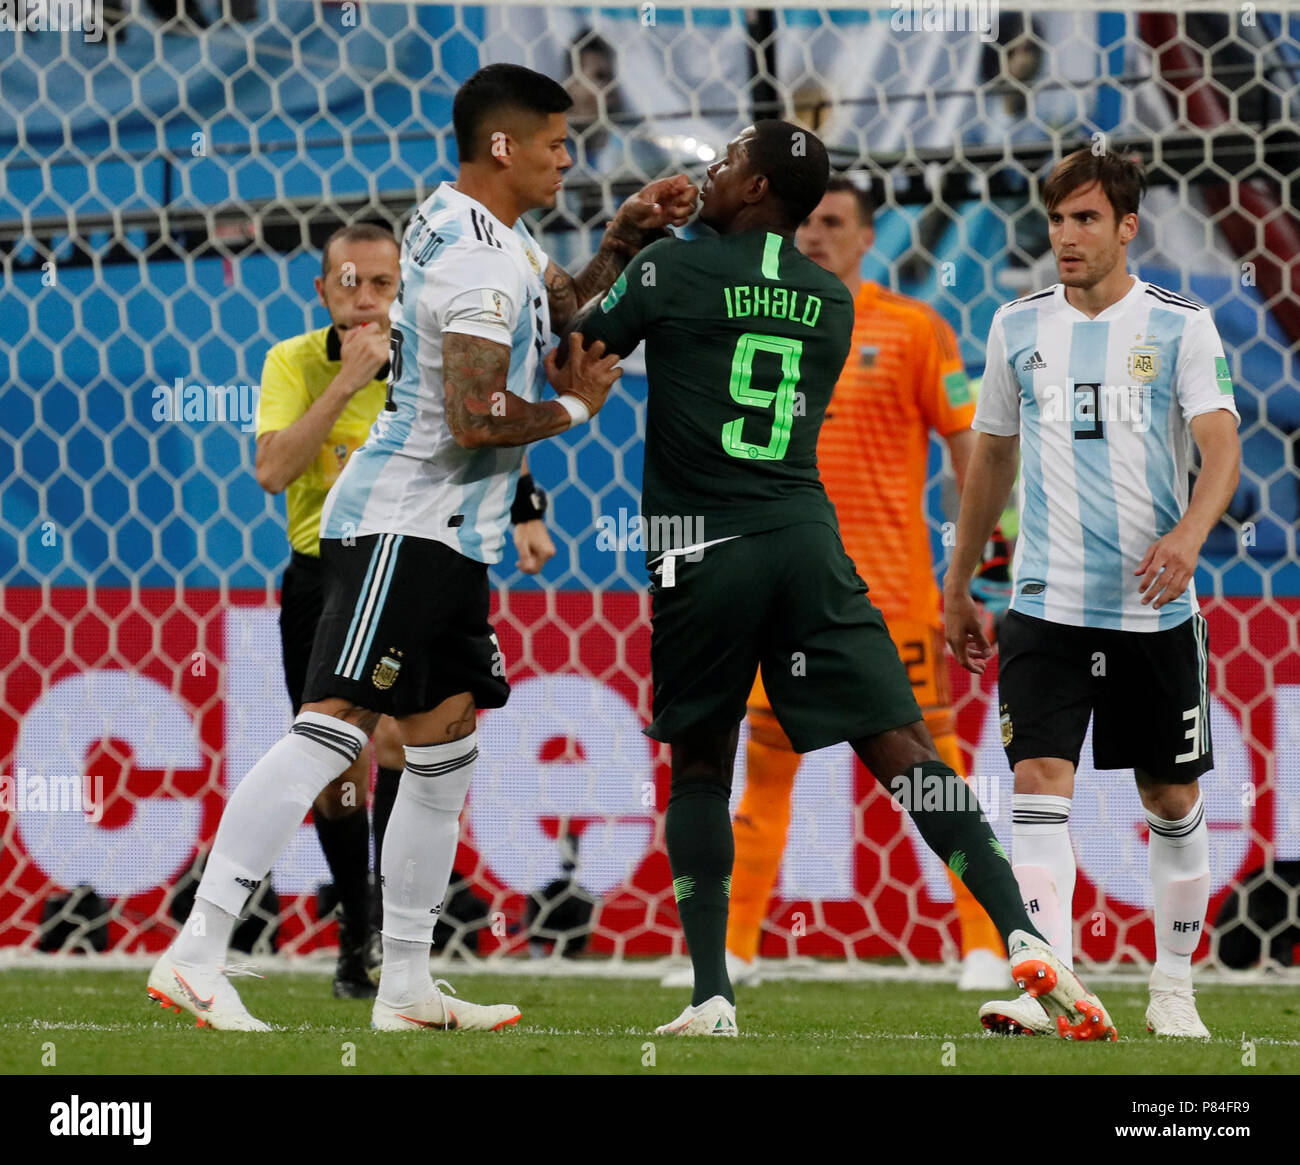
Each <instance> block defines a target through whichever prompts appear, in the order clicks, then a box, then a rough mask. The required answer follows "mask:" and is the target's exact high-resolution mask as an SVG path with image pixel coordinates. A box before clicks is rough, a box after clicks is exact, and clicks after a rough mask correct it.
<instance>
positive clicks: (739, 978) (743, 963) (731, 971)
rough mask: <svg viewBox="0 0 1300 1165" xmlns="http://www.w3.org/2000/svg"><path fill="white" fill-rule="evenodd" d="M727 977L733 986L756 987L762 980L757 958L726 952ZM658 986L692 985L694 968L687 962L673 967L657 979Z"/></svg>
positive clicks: (693, 984) (693, 983)
mask: <svg viewBox="0 0 1300 1165" xmlns="http://www.w3.org/2000/svg"><path fill="white" fill-rule="evenodd" d="M727 978H728V979H730V980H731V985H732V986H733V987H757V986H758V985H759V984H760V983H761V982H762V981H763V980H762V976H761V975H760V974H759V970H758V960H757V959H742V958H741V957H740V956H739V955H733V954H732V953H731V952H730V951H728V952H727ZM659 986H660V987H694V986H695V969H694V968H693V967H691V966H690V964H689V963H688V964H687V965H686V966H685V967H674V968H673V969H672V970H671V971H669V972H668V973H667V974H666V975H664V976H663V978H662V979H660V980H659Z"/></svg>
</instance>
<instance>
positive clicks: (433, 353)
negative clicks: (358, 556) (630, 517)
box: [321, 182, 550, 563]
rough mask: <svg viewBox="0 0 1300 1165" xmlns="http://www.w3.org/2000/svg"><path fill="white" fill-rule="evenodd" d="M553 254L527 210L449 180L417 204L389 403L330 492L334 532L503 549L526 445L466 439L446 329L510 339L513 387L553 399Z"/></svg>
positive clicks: (329, 532) (472, 554)
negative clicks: (546, 390) (515, 211)
mask: <svg viewBox="0 0 1300 1165" xmlns="http://www.w3.org/2000/svg"><path fill="white" fill-rule="evenodd" d="M546 263H547V258H546V255H545V253H544V252H543V251H542V250H541V248H540V247H539V246H538V245H537V243H536V242H535V241H534V240H533V238H532V236H531V235H530V234H529V233H528V230H527V229H526V228H525V227H524V225H523V222H522V221H520V222H517V223H516V224H515V226H514V228H513V229H512V228H510V227H508V226H506V225H505V224H504V223H502V222H501V221H500V220H499V219H498V218H496V217H495V216H494V215H492V214H491V213H490V212H488V211H487V210H486V209H485V208H484V207H483V206H482V205H481V204H480V203H478V202H476V201H475V200H474V199H472V198H468V197H466V196H465V195H464V194H461V193H460V192H459V191H458V190H455V189H454V188H453V187H452V186H451V185H450V184H449V183H446V182H444V183H442V185H440V186H439V187H438V189H437V190H436V191H434V193H433V194H432V195H431V196H430V197H429V198H428V199H427V200H426V201H425V202H424V203H423V205H421V207H420V208H419V210H417V211H416V213H415V216H414V218H413V219H412V220H411V225H410V226H409V227H408V228H407V231H406V235H405V237H404V238H403V240H402V282H401V286H400V289H399V291H398V295H397V299H396V300H394V302H393V307H392V311H391V320H392V335H393V359H392V370H391V374H390V391H389V400H388V404H387V405H386V406H385V408H384V410H382V411H381V412H380V414H379V419H378V420H377V421H376V422H375V426H374V428H373V429H372V430H371V433H370V435H369V437H367V438H366V442H365V444H364V445H363V446H362V447H361V448H360V449H358V450H357V451H356V453H355V454H354V455H353V456H352V458H351V460H350V461H349V462H348V465H347V468H346V469H345V470H344V471H343V474H342V476H341V477H340V478H339V481H338V484H337V485H336V486H335V488H334V489H333V490H332V491H331V493H330V496H329V499H328V500H327V502H326V505H325V513H324V517H323V524H322V528H321V535H322V537H325V538H345V537H358V536H361V535H365V534H411V535H414V536H416V537H419V538H426V539H430V540H433V541H437V542H442V543H444V544H445V545H447V546H450V547H451V548H452V549H453V550H455V551H457V552H458V553H460V554H463V555H465V556H466V557H467V558H472V559H475V560H477V561H479V562H488V563H491V562H498V561H499V560H500V558H501V552H502V548H503V547H504V545H505V529H506V526H507V524H508V522H509V517H510V503H511V501H512V499H513V498H514V494H515V483H516V481H517V480H518V475H519V466H520V463H521V462H522V460H523V456H524V450H523V448H522V447H520V448H482V449H463V448H461V447H460V446H459V445H458V444H456V441H455V439H454V438H453V437H452V434H451V430H450V429H449V428H448V426H447V422H446V415H445V408H446V397H445V394H444V390H443V362H442V340H443V335H444V333H446V332H461V333H464V334H466V335H470V336H479V337H481V338H483V339H485V340H491V341H493V342H494V343H498V344H502V345H504V346H506V347H508V348H510V350H511V352H510V372H509V377H508V380H507V383H506V388H507V390H508V391H510V392H512V393H514V394H516V395H517V396H520V397H523V398H524V399H525V400H528V401H537V400H539V399H541V382H542V375H541V354H542V351H543V349H544V347H545V345H546V342H547V338H548V337H549V335H550V313H549V311H548V308H547V302H546V291H545V287H544V284H543V280H542V272H543V271H545V270H546Z"/></svg>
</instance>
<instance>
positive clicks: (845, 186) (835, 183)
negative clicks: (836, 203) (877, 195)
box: [826, 174, 876, 227]
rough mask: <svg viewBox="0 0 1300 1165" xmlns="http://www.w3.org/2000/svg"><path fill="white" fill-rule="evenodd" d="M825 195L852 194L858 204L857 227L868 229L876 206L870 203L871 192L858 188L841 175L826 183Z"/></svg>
mask: <svg viewBox="0 0 1300 1165" xmlns="http://www.w3.org/2000/svg"><path fill="white" fill-rule="evenodd" d="M826 193H827V194H852V195H853V200H854V201H855V202H856V203H857V204H858V225H859V226H864V227H869V226H871V224H872V222H873V221H874V220H875V214H876V204H875V203H874V202H872V201H871V192H870V191H869V190H867V189H866V188H865V187H862V186H859V185H858V184H857V183H856V182H854V181H853V179H852V178H846V177H845V176H844V175H843V174H834V175H832V176H831V180H830V181H829V182H827V183H826Z"/></svg>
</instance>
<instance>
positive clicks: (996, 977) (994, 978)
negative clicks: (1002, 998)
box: [957, 947, 1011, 991]
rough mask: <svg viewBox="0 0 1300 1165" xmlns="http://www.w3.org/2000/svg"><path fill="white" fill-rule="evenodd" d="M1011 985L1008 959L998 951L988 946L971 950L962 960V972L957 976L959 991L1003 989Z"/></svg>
mask: <svg viewBox="0 0 1300 1165" xmlns="http://www.w3.org/2000/svg"><path fill="white" fill-rule="evenodd" d="M1009 986H1011V976H1010V975H1008V974H1007V961H1006V959H1004V958H1003V957H1002V956H1001V955H1000V954H998V953H997V952H996V951H990V950H989V949H988V948H986V947H982V948H980V949H978V950H974V951H971V952H970V954H968V955H967V956H966V957H965V958H964V959H962V961H961V974H960V975H959V976H958V977H957V990H958V991H1001V990H1002V989H1003V988H1004V987H1009Z"/></svg>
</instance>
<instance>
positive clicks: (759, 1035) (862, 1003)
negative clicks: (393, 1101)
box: [0, 969, 1300, 1076]
mask: <svg viewBox="0 0 1300 1165" xmlns="http://www.w3.org/2000/svg"><path fill="white" fill-rule="evenodd" d="M145 977H146V973H145V972H141V971H82V970H54V971H37V970H27V969H13V970H6V971H4V972H3V973H0V1031H2V1032H3V1039H2V1040H0V1072H3V1073H5V1074H11V1073H20V1074H24V1075H45V1074H51V1075H52V1074H55V1073H74V1074H92V1075H95V1074H101V1073H104V1074H119V1073H120V1074H133V1073H163V1074H168V1075H173V1074H176V1075H183V1074H187V1073H248V1072H256V1073H258V1074H266V1075H274V1074H278V1073H292V1074H323V1075H331V1074H339V1075H347V1074H355V1073H417V1074H440V1073H453V1074H471V1073H478V1072H488V1073H518V1074H529V1073H569V1072H572V1073H600V1074H617V1073H632V1074H635V1073H674V1072H691V1073H695V1072H706V1073H707V1072H719V1073H723V1072H725V1073H730V1074H734V1073H802V1072H809V1073H843V1072H866V1073H890V1074H906V1073H949V1072H952V1073H957V1074H973V1075H985V1074H1010V1073H1014V1074H1025V1073H1100V1074H1110V1073H1125V1074H1127V1073H1138V1074H1149V1075H1198V1074H1212V1075H1226V1076H1231V1075H1238V1074H1240V1075H1245V1076H1257V1075H1259V1074H1261V1073H1264V1074H1272V1073H1295V1072H1300V997H1298V996H1297V992H1296V990H1295V988H1294V986H1291V987H1281V986H1276V987H1275V986H1251V987H1244V986H1236V985H1232V986H1219V985H1213V986H1210V987H1205V988H1203V989H1202V990H1201V991H1200V993H1199V996H1198V1002H1199V1006H1200V1011H1201V1016H1202V1018H1203V1019H1204V1020H1205V1022H1206V1024H1207V1026H1208V1027H1209V1028H1210V1029H1211V1031H1213V1032H1214V1033H1215V1038H1214V1039H1213V1040H1212V1041H1210V1042H1209V1043H1208V1044H1205V1043H1200V1042H1181V1041H1169V1040H1157V1039H1156V1038H1155V1037H1154V1036H1150V1035H1148V1034H1147V1032H1146V1027H1145V1024H1144V1022H1143V1013H1144V1010H1145V1006H1146V992H1145V989H1144V988H1143V987H1141V986H1140V985H1137V984H1134V985H1131V986H1116V985H1108V986H1105V987H1102V988H1101V989H1100V992H1101V994H1102V997H1103V999H1105V1001H1106V1003H1107V1006H1108V1007H1109V1008H1110V1010H1111V1014H1112V1016H1113V1017H1114V1019H1115V1022H1116V1025H1117V1026H1118V1027H1119V1030H1120V1036H1121V1039H1120V1042H1119V1043H1117V1044H1109V1045H1091V1044H1072V1043H1068V1042H1066V1041H1063V1040H1059V1039H1055V1038H1053V1039H1047V1038H1042V1037H1033V1038H1030V1037H1023V1038H1015V1039H1007V1038H1000V1037H994V1036H988V1035H985V1034H984V1033H983V1032H982V1031H981V1030H980V1029H979V1027H978V1023H977V1020H976V1009H977V1007H978V1005H979V1003H980V1002H981V1001H982V997H981V996H979V995H978V994H969V993H958V992H957V991H956V990H955V989H954V988H953V987H951V986H948V985H944V984H907V983H896V982H849V983H826V982H815V983H814V982H796V981H785V982H770V983H764V984H761V985H760V986H758V987H753V988H747V989H744V990H742V992H741V993H740V995H739V996H738V999H737V1004H738V1016H737V1017H738V1020H739V1023H740V1027H741V1035H740V1038H739V1039H737V1040H708V1039H673V1038H665V1037H656V1036H654V1034H653V1032H654V1028H655V1026H656V1025H657V1024H660V1023H665V1022H667V1021H668V1020H670V1019H672V1018H674V1017H675V1016H676V1014H677V1013H678V1011H679V1010H680V1009H681V1007H682V1006H683V1005H684V1004H685V1002H686V995H685V992H683V991H680V990H678V991H672V990H667V989H664V988H661V987H659V986H658V984H657V983H655V982H654V981H647V980H626V979H592V978H552V977H529V976H526V975H517V976H506V975H495V974H494V975H477V976H476V975H472V974H467V975H464V976H460V977H458V978H457V979H456V988H457V990H458V991H459V992H460V994H462V995H464V996H465V997H467V998H469V999H473V1000H476V1001H481V1002H498V1001H502V1000H510V1001H513V1002H515V1003H517V1004H518V1005H519V1006H520V1008H521V1009H522V1010H523V1018H522V1020H521V1021H520V1023H519V1025H518V1027H516V1028H513V1029H507V1030H505V1031H502V1032H496V1033H489V1032H482V1033H480V1032H465V1033H445V1032H409V1033H406V1032H402V1033H384V1034H379V1033H376V1032H372V1031H370V1030H369V1020H370V1008H369V1004H367V1003H361V1002H350V1001H339V1000H336V999H334V998H333V997H332V996H331V995H330V990H329V981H328V979H326V978H325V977H323V976H318V975H312V974H279V975H276V974H274V973H272V974H271V976H270V977H269V978H267V979H265V980H249V979H240V980H238V982H237V986H238V987H239V990H240V993H241V995H242V996H243V998H244V1000H245V1001H246V1002H247V1004H248V1006H249V1009H250V1010H251V1011H252V1012H253V1014H255V1015H257V1016H260V1017H262V1018H264V1019H266V1020H267V1021H268V1022H270V1023H272V1024H274V1025H277V1030H275V1031H274V1032H272V1033H270V1034H269V1035H267V1034H239V1033H227V1032H212V1031H199V1030H196V1029H195V1028H194V1027H193V1026H192V1021H188V1017H187V1018H186V1019H182V1018H181V1017H178V1016H175V1015H173V1014H171V1013H168V1012H163V1011H162V1010H161V1009H159V1008H158V1007H157V1006H155V1005H152V1004H150V1003H149V1002H148V1000H147V998H146V996H145ZM1243 1037H1244V1040H1245V1041H1247V1042H1248V1043H1250V1044H1251V1045H1253V1049H1252V1050H1253V1055H1254V1065H1253V1066H1251V1065H1248V1064H1246V1063H1243V1061H1244V1060H1248V1059H1249V1058H1250V1057H1249V1055H1248V1054H1247V1052H1246V1051H1245V1050H1243ZM51 1044H52V1045H53V1049H52V1055H53V1058H54V1061H55V1062H54V1064H53V1065H52V1066H51V1065H48V1064H43V1063H42V1061H43V1059H45V1060H48V1059H49V1058H50V1056H51V1049H50V1047H49V1045H51ZM350 1049H353V1050H350ZM349 1061H351V1062H349Z"/></svg>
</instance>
